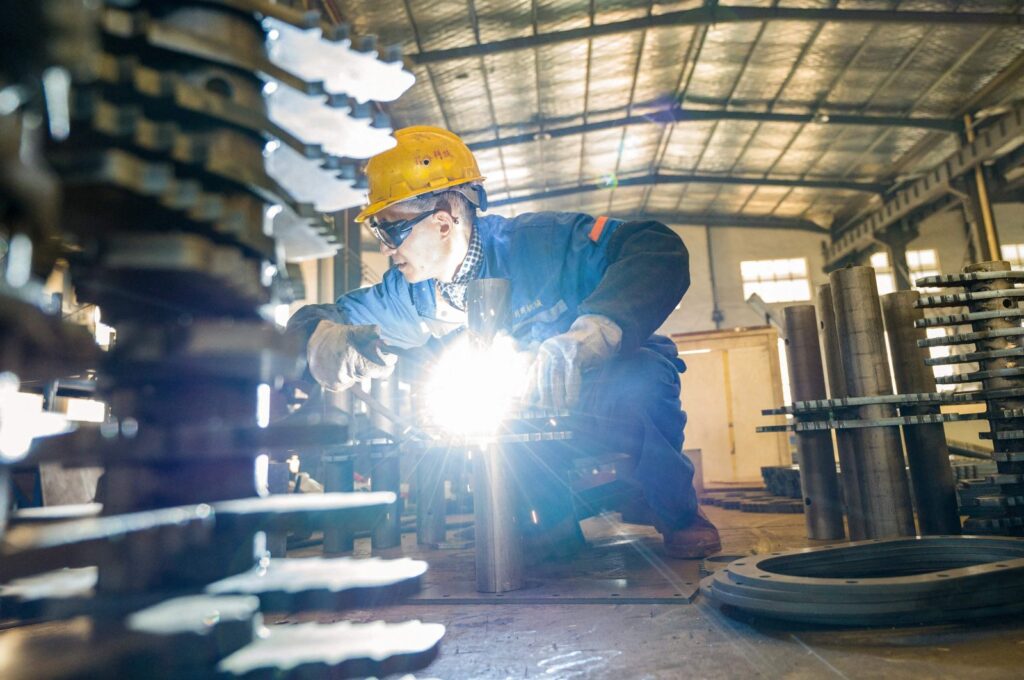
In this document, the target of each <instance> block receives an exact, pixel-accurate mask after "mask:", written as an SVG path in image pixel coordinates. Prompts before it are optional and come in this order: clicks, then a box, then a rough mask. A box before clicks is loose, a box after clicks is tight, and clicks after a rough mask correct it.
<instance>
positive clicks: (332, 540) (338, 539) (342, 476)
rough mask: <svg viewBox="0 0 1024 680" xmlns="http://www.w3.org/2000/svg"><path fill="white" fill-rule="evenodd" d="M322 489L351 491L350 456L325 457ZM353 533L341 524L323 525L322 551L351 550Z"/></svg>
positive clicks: (341, 551)
mask: <svg viewBox="0 0 1024 680" xmlns="http://www.w3.org/2000/svg"><path fill="white" fill-rule="evenodd" d="M323 466H324V491H328V492H330V491H352V490H354V489H355V476H354V474H353V472H354V470H353V464H352V459H351V458H344V459H341V460H331V459H325V460H324V461H323ZM354 540H355V535H354V534H353V532H352V529H351V528H349V527H346V526H344V525H342V526H333V527H324V553H325V554H337V553H345V552H351V551H352V545H353V542H354Z"/></svg>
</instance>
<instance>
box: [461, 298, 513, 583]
mask: <svg viewBox="0 0 1024 680" xmlns="http://www.w3.org/2000/svg"><path fill="white" fill-rule="evenodd" d="M510 292H511V288H510V282H509V281H508V280H507V279H477V280H475V281H470V283H469V286H468V288H467V289H466V314H467V317H468V321H467V327H468V329H469V333H470V335H471V338H472V339H473V341H474V342H476V343H477V344H478V345H480V346H483V347H487V346H489V345H490V344H491V343H492V342H493V341H494V338H495V336H496V335H497V334H498V333H499V332H501V331H503V330H505V329H506V326H507V323H508V313H509V294H510ZM474 454H475V455H474V456H473V515H474V520H475V526H476V534H475V540H476V588H477V590H479V591H481V592H484V593H504V592H508V591H510V590H518V589H519V588H522V587H523V554H522V547H521V539H522V537H521V535H520V528H519V526H518V522H517V519H516V515H517V507H516V500H517V497H518V496H517V493H516V488H515V484H514V481H515V480H514V477H513V475H512V473H511V470H510V469H509V465H510V461H509V460H508V457H507V453H506V451H505V449H504V447H502V446H500V445H497V444H491V445H483V446H480V448H479V449H478V450H477V451H475V452H474Z"/></svg>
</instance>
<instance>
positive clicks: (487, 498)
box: [473, 445, 523, 593]
mask: <svg viewBox="0 0 1024 680" xmlns="http://www.w3.org/2000/svg"><path fill="white" fill-rule="evenodd" d="M474 454H475V455H474V456H473V517H474V524H475V527H476V533H475V535H474V538H475V541H476V588H477V590H478V591H480V592H483V593H504V592H508V591H510V590H519V589H520V588H522V587H523V551H522V545H521V539H522V537H521V535H520V528H519V525H518V521H517V518H516V515H517V513H516V499H517V497H518V496H517V492H516V488H515V479H514V477H513V476H512V474H511V472H510V470H509V461H508V459H507V456H506V455H505V451H504V450H503V448H502V447H500V446H497V445H492V446H489V447H481V448H480V449H479V450H478V451H476V452H474Z"/></svg>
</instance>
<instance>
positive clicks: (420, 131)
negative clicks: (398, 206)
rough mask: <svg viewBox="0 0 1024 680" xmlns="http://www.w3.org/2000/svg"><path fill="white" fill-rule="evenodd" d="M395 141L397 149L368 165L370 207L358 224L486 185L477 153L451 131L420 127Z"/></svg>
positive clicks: (399, 134)
mask: <svg viewBox="0 0 1024 680" xmlns="http://www.w3.org/2000/svg"><path fill="white" fill-rule="evenodd" d="M395 140H397V142H398V144H397V145H395V147H394V148H392V149H388V150H387V151H385V152H383V153H379V154H377V155H376V156H374V157H373V158H371V159H370V160H369V162H368V163H367V164H366V178H367V179H368V180H369V183H370V197H369V205H368V206H366V208H364V209H363V211H362V212H361V213H359V215H358V216H356V222H363V221H364V220H366V219H367V218H368V217H370V216H371V215H375V214H377V213H378V212H380V211H381V210H383V209H384V208H387V207H388V206H391V205H394V204H395V203H398V202H399V201H404V200H405V199H407V198H412V197H413V196H420V195H422V194H429V193H431V192H434V191H440V190H441V189H448V188H450V187H454V186H459V185H460V184H469V183H472V182H482V181H484V177H483V176H482V175H481V174H480V168H479V167H477V164H476V159H475V158H473V152H472V151H470V150H469V147H468V146H466V143H465V142H463V141H462V140H461V139H459V136H458V135H456V134H454V133H451V132H449V131H448V130H444V129H442V128H437V127H431V126H429V125H417V126H415V127H407V128H402V129H401V130H398V131H396V132H395Z"/></svg>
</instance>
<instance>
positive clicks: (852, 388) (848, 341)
mask: <svg viewBox="0 0 1024 680" xmlns="http://www.w3.org/2000/svg"><path fill="white" fill-rule="evenodd" d="M829 280H830V284H831V286H832V300H833V304H834V305H835V315H836V327H837V333H838V336H839V350H840V355H841V356H842V360H843V371H844V373H845V375H846V388H847V390H848V392H849V395H850V396H853V397H862V396H875V395H879V394H891V393H892V381H891V379H890V377H889V367H888V365H887V359H886V352H885V339H884V335H883V326H882V312H881V308H880V307H879V303H878V289H877V286H876V283H875V270H874V269H872V268H871V267H850V268H846V269H840V270H838V271H835V272H832V274H830V275H829ZM858 413H859V416H860V418H861V419H863V420H877V419H883V418H889V417H891V416H892V415H894V413H895V409H894V408H892V407H891V406H881V405H877V406H861V407H860V408H859V409H858ZM854 439H855V441H856V442H857V447H856V451H855V454H854V458H853V464H854V466H855V467H856V468H857V481H858V485H859V487H860V499H861V504H862V508H863V512H864V529H865V535H866V536H867V537H868V538H887V537H892V536H911V535H913V534H914V533H915V529H914V513H913V510H912V509H911V504H910V487H909V485H908V483H907V472H906V467H905V466H904V463H903V447H902V443H901V441H900V432H899V430H898V429H897V428H895V427H872V428H865V429H859V430H857V431H856V432H855V433H854Z"/></svg>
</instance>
